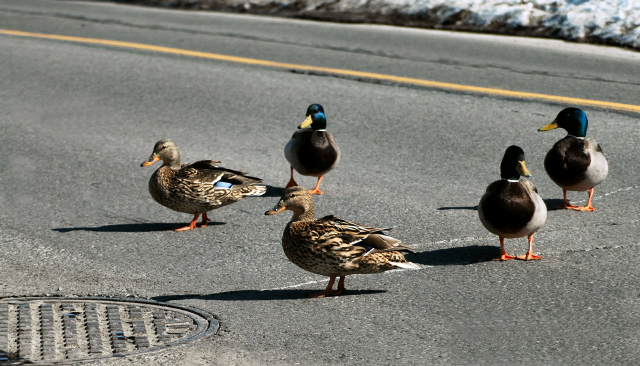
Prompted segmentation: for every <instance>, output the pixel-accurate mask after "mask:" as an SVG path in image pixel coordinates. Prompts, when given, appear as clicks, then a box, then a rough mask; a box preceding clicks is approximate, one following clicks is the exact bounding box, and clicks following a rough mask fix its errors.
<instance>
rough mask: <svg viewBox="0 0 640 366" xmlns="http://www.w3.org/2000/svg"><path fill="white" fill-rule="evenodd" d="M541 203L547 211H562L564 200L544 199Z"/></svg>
mask: <svg viewBox="0 0 640 366" xmlns="http://www.w3.org/2000/svg"><path fill="white" fill-rule="evenodd" d="M543 201H544V205H545V206H547V211H557V210H564V208H563V207H562V205H563V204H564V200H563V199H562V198H546V199H543Z"/></svg>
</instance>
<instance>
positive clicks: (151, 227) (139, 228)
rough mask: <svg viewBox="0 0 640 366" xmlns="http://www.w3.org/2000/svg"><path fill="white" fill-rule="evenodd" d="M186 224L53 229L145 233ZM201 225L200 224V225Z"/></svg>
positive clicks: (59, 230) (215, 222) (137, 224)
mask: <svg viewBox="0 0 640 366" xmlns="http://www.w3.org/2000/svg"><path fill="white" fill-rule="evenodd" d="M207 225H208V226H218V225H226V222H217V221H210V222H209V223H208V224H207ZM181 226H185V223H182V224H180V223H154V222H143V223H135V224H114V225H103V226H95V227H62V228H55V229H51V230H53V231H57V232H59V233H68V232H71V231H97V232H106V233H143V232H152V231H172V230H173V229H176V228H179V227H181ZM198 227H200V225H198Z"/></svg>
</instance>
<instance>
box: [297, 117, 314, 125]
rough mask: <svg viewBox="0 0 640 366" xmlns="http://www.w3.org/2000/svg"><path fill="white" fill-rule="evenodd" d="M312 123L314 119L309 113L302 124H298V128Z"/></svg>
mask: <svg viewBox="0 0 640 366" xmlns="http://www.w3.org/2000/svg"><path fill="white" fill-rule="evenodd" d="M312 123H313V120H312V119H311V115H308V116H307V118H305V119H304V121H303V122H302V123H301V124H300V126H298V128H307V127H309V126H311V124H312Z"/></svg>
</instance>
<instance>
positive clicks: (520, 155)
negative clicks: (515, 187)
mask: <svg viewBox="0 0 640 366" xmlns="http://www.w3.org/2000/svg"><path fill="white" fill-rule="evenodd" d="M520 176H523V177H530V176H531V173H529V170H527V165H526V164H525V162H524V150H522V148H521V147H520V146H516V145H511V146H509V147H508V148H507V150H506V151H505V152H504V157H503V158H502V163H500V177H501V178H502V179H509V180H518V179H520Z"/></svg>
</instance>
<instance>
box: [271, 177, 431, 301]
mask: <svg viewBox="0 0 640 366" xmlns="http://www.w3.org/2000/svg"><path fill="white" fill-rule="evenodd" d="M284 210H290V211H293V217H292V218H291V221H290V222H289V223H288V224H287V226H286V227H285V229H284V234H283V235H282V249H283V250H284V254H285V255H286V256H287V258H289V260H290V261H292V262H293V263H294V264H296V265H297V266H298V267H300V268H302V269H304V270H306V271H309V272H312V273H315V274H319V275H322V276H328V277H329V284H328V285H327V287H326V289H325V291H324V292H322V293H319V294H312V295H309V297H326V296H332V295H341V294H343V293H344V291H345V287H344V281H345V277H346V276H348V275H352V274H368V273H380V272H384V271H388V270H391V269H398V268H406V269H419V268H421V267H420V266H419V265H417V264H415V263H411V262H407V260H406V259H405V257H404V255H403V254H402V253H401V252H410V253H413V248H412V247H410V246H408V245H405V244H402V243H401V242H400V240H398V239H394V238H392V237H390V236H386V235H384V232H385V231H387V230H390V229H378V228H374V227H368V226H363V225H360V224H356V223H354V222H350V221H346V220H343V219H339V218H337V217H335V216H325V217H323V218H320V219H316V218H315V212H314V206H313V199H312V198H311V195H310V193H309V192H308V191H307V190H306V189H305V188H303V187H299V186H293V187H289V188H287V189H285V191H284V193H283V195H282V198H281V199H280V201H279V202H278V203H277V204H276V206H275V207H274V209H273V210H270V211H267V212H266V214H267V215H275V214H278V213H280V212H282V211H284ZM336 277H340V281H339V283H338V290H337V291H333V284H334V282H335V279H336Z"/></svg>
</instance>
